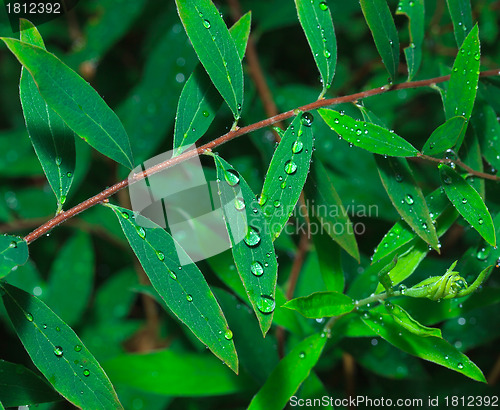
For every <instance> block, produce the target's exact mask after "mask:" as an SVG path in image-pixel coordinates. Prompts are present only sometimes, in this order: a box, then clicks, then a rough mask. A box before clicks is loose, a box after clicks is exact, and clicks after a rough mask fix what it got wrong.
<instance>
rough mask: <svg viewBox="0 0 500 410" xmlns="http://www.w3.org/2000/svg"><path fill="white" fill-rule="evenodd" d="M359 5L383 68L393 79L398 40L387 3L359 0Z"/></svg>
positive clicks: (383, 0)
mask: <svg viewBox="0 0 500 410" xmlns="http://www.w3.org/2000/svg"><path fill="white" fill-rule="evenodd" d="M360 4H361V10H363V15H364V16H365V19H366V22H367V23H368V27H369V28H370V31H371V32H372V36H373V40H374V41H375V45H376V46H377V50H378V52H379V54H380V56H381V57H382V61H383V62H384V65H385V68H387V71H388V72H389V75H390V76H391V78H392V79H394V78H395V77H396V75H397V72H398V66H399V38H398V32H397V30H396V26H395V25H394V20H393V19H392V15H391V11H390V10H389V7H388V6H387V2H386V0H360Z"/></svg>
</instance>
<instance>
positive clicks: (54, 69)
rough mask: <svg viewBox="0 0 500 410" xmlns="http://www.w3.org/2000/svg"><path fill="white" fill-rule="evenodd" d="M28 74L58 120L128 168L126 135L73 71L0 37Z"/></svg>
mask: <svg viewBox="0 0 500 410" xmlns="http://www.w3.org/2000/svg"><path fill="white" fill-rule="evenodd" d="M2 40H3V42H4V43H5V44H6V45H7V47H8V48H9V50H10V51H11V52H12V53H13V54H14V55H15V56H16V58H17V59H18V60H19V62H20V63H21V64H22V65H23V66H24V67H25V68H26V69H27V70H28V71H29V73H30V74H31V76H32V77H33V79H34V80H35V83H36V86H37V88H38V90H39V92H40V95H41V96H42V98H43V99H44V100H45V102H46V103H47V105H48V106H49V107H50V108H52V109H53V110H54V111H55V112H56V113H57V114H58V115H59V116H60V117H61V118H62V120H63V121H64V122H65V123H66V124H67V125H68V126H69V127H70V128H71V129H72V130H73V131H74V132H75V133H76V134H78V135H79V136H80V137H82V138H83V139H84V140H85V141H86V142H87V143H88V144H90V145H91V146H92V147H94V148H95V149H96V150H97V151H99V152H100V153H102V154H104V155H106V156H108V157H109V158H111V159H113V160H115V161H117V162H119V163H120V164H122V165H124V166H126V167H129V168H132V166H133V159H132V151H131V150H130V144H129V140H128V136H127V134H126V132H125V130H124V128H123V125H122V124H121V122H120V120H119V119H118V117H117V116H116V114H115V113H114V112H113V111H112V110H111V108H109V106H108V105H107V104H106V103H105V102H104V100H103V99H102V98H101V97H100V96H99V94H98V93H97V92H96V91H95V90H94V89H93V88H92V87H91V86H90V85H89V84H88V83H87V82H86V81H85V80H84V79H83V78H82V77H80V76H79V75H78V74H77V73H76V72H74V71H73V70H71V69H70V68H69V67H68V66H67V65H65V64H64V63H63V62H62V61H61V60H59V58H57V57H56V56H55V55H53V54H51V53H49V52H47V51H46V50H44V49H43V48H41V47H37V46H34V45H31V44H28V43H23V42H21V41H19V40H15V39H11V38H2Z"/></svg>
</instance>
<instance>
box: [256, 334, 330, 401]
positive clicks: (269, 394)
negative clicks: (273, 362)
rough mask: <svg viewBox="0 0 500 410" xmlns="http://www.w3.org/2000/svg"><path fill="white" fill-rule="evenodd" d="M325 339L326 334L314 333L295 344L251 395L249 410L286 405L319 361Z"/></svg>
mask: <svg viewBox="0 0 500 410" xmlns="http://www.w3.org/2000/svg"><path fill="white" fill-rule="evenodd" d="M326 339H327V337H326V335H325V334H323V333H321V334H319V333H317V334H314V335H312V336H309V337H308V338H307V339H304V340H302V341H301V342H300V343H299V344H297V345H296V346H295V347H294V348H293V349H292V350H291V351H290V353H288V354H287V355H286V356H285V357H284V358H283V359H282V360H281V361H280V362H279V364H278V365H277V366H276V368H275V369H274V371H273V372H272V373H271V375H270V376H269V378H268V379H267V380H266V382H265V383H264V385H263V386H262V387H261V389H260V390H259V391H258V392H257V394H256V395H255V396H254V398H253V399H252V401H251V403H250V406H248V410H261V409H282V408H285V406H286V404H287V403H288V400H289V399H290V397H291V396H293V394H294V393H295V392H296V391H297V389H298V388H299V387H300V385H301V384H302V382H303V381H304V380H305V379H306V378H307V377H308V376H309V373H310V372H311V369H312V368H313V367H314V366H315V365H316V363H317V362H318V359H319V357H320V355H321V352H322V351H323V348H324V347H325V343H326Z"/></svg>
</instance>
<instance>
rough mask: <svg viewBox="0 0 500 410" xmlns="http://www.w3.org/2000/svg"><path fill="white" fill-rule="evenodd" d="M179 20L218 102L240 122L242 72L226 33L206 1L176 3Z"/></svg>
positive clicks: (232, 40) (216, 13) (218, 16)
mask: <svg viewBox="0 0 500 410" xmlns="http://www.w3.org/2000/svg"><path fill="white" fill-rule="evenodd" d="M176 4H177V9H178V12H179V16H180V18H181V20H182V24H183V25H184V28H185V29H186V33H187V35H188V37H189V39H190V40H191V44H192V45H193V48H194V50H195V51H196V54H197V55H198V58H199V59H200V61H201V63H202V64H203V67H205V70H206V71H207V74H208V75H209V76H210V79H211V80H212V82H213V84H214V85H215V87H216V88H217V90H219V93H220V94H221V96H222V98H224V100H225V101H226V103H227V105H228V106H229V108H230V109H231V111H232V112H233V115H234V118H235V119H238V118H240V114H241V108H242V105H243V68H242V65H241V59H240V58H239V56H238V49H237V47H236V44H235V41H234V39H233V38H232V37H231V35H230V34H229V30H228V29H227V27H226V24H225V23H224V20H222V17H221V16H220V15H219V12H218V10H217V9H216V7H215V6H214V5H213V3H212V2H211V1H210V0H199V1H196V2H193V1H191V0H176Z"/></svg>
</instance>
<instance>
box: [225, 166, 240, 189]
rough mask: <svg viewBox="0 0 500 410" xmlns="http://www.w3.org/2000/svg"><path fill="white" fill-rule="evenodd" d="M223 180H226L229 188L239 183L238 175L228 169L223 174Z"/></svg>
mask: <svg viewBox="0 0 500 410" xmlns="http://www.w3.org/2000/svg"><path fill="white" fill-rule="evenodd" d="M224 178H226V182H227V183H228V185H229V186H235V185H237V184H238V183H239V182H240V177H239V176H238V173H237V172H236V171H235V170H233V169H228V170H227V171H226V172H225V173H224Z"/></svg>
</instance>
